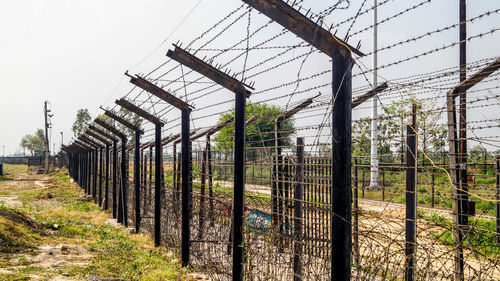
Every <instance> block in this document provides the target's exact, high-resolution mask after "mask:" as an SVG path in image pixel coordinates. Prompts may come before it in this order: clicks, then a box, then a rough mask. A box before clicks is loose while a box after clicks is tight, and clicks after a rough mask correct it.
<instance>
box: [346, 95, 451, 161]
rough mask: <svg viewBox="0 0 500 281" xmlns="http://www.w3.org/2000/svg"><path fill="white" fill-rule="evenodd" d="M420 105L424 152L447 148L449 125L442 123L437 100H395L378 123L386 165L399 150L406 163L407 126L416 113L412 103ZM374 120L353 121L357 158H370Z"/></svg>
mask: <svg viewBox="0 0 500 281" xmlns="http://www.w3.org/2000/svg"><path fill="white" fill-rule="evenodd" d="M414 103H415V104H417V106H419V108H420V109H419V110H418V111H417V132H418V138H419V143H420V144H421V150H424V151H425V152H429V151H432V152H439V151H442V150H443V149H444V147H445V145H446V140H447V139H446V137H447V131H446V125H445V124H444V123H443V122H442V120H441V113H440V111H439V110H436V103H435V102H433V101H428V102H424V101H420V100H416V99H414V98H406V99H401V100H396V101H393V102H392V104H391V105H389V106H385V107H384V108H383V111H382V113H381V114H380V115H379V117H378V119H377V121H378V126H377V127H378V154H379V155H383V162H386V161H392V160H394V159H392V158H393V157H392V156H391V154H392V153H393V151H399V152H400V153H401V152H402V154H401V161H402V162H404V158H403V157H404V154H405V151H406V149H405V138H406V125H407V124H408V120H409V118H411V114H412V104H414ZM370 128H371V119H370V118H361V119H359V120H356V121H354V122H353V129H352V143H353V155H355V156H361V155H365V156H366V155H369V154H370V139H371V132H370Z"/></svg>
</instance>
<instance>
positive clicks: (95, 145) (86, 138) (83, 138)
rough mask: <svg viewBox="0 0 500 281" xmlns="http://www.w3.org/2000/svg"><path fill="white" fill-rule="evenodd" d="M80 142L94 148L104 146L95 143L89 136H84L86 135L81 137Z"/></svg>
mask: <svg viewBox="0 0 500 281" xmlns="http://www.w3.org/2000/svg"><path fill="white" fill-rule="evenodd" d="M80 141H81V142H83V143H86V144H88V145H89V146H94V147H96V148H97V147H103V146H104V145H103V144H101V143H99V142H97V141H95V140H92V139H90V138H89V137H87V136H84V135H81V136H80Z"/></svg>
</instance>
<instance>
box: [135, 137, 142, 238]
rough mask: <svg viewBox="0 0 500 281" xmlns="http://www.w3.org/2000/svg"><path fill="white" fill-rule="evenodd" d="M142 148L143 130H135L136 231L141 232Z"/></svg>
mask: <svg viewBox="0 0 500 281" xmlns="http://www.w3.org/2000/svg"><path fill="white" fill-rule="evenodd" d="M140 149H141V132H140V131H135V151H134V153H135V154H134V191H135V233H139V228H140V225H141V198H140V196H141V191H140V188H141V177H140V175H139V173H140V166H139V165H140V158H141V155H140Z"/></svg>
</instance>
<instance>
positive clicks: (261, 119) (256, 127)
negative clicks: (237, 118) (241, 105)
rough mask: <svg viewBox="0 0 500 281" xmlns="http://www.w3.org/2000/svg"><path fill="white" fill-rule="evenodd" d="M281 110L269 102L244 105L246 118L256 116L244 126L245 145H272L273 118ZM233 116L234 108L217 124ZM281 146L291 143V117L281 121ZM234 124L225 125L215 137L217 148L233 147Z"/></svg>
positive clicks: (293, 130)
mask: <svg viewBox="0 0 500 281" xmlns="http://www.w3.org/2000/svg"><path fill="white" fill-rule="evenodd" d="M283 113H284V112H283V110H281V109H280V108H278V107H276V106H274V105H269V104H250V105H247V107H246V116H247V119H250V118H252V117H253V116H257V120H256V121H255V122H253V123H252V124H250V125H248V126H247V127H246V138H245V141H246V147H273V146H274V120H275V119H276V118H277V117H279V116H281V115H282V114H283ZM232 116H234V109H233V111H232V112H230V113H226V114H224V115H222V116H221V117H220V118H219V124H220V123H222V122H224V121H226V120H228V119H229V118H231V117H232ZM280 131H281V136H282V138H281V141H282V146H287V145H291V144H292V139H291V137H292V135H293V134H294V133H295V127H294V122H293V119H291V118H290V119H287V120H285V121H284V122H282V123H281V129H280ZM233 138H234V126H231V125H228V126H225V127H224V128H223V129H222V130H220V131H219V133H218V134H217V136H216V137H215V139H214V140H215V143H216V147H217V149H221V150H231V149H233Z"/></svg>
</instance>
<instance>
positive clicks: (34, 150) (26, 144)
mask: <svg viewBox="0 0 500 281" xmlns="http://www.w3.org/2000/svg"><path fill="white" fill-rule="evenodd" d="M43 139H44V133H43V130H42V129H38V130H36V132H35V134H33V135H30V134H27V135H25V136H24V137H22V138H21V142H20V143H19V145H20V146H21V147H22V148H23V149H26V150H28V151H29V152H30V153H31V156H40V155H43V152H44V150H45V149H44V143H43Z"/></svg>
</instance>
